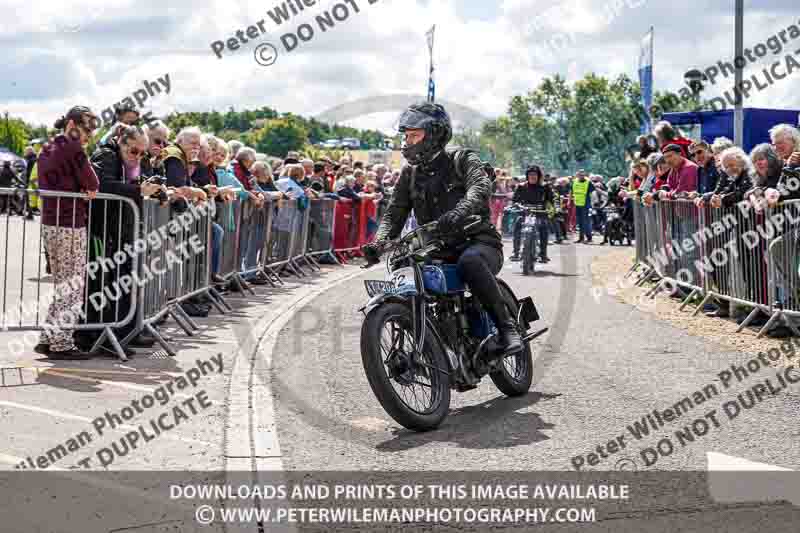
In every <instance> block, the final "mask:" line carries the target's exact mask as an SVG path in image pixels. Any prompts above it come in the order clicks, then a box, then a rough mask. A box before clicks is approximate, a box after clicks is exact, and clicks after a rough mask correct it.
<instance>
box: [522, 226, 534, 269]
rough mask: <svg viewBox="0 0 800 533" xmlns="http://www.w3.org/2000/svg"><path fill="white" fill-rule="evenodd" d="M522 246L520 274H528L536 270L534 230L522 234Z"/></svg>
mask: <svg viewBox="0 0 800 533" xmlns="http://www.w3.org/2000/svg"><path fill="white" fill-rule="evenodd" d="M523 237H524V239H525V240H524V241H523V246H522V275H523V276H529V275H531V274H533V273H534V271H535V270H536V238H535V236H534V232H533V231H531V232H528V233H526V234H525V235H524V236H523Z"/></svg>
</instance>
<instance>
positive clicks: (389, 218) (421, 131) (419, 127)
mask: <svg viewBox="0 0 800 533" xmlns="http://www.w3.org/2000/svg"><path fill="white" fill-rule="evenodd" d="M398 130H399V131H400V132H401V133H402V134H403V135H404V140H403V144H402V148H401V151H402V153H403V157H404V158H405V159H406V161H408V164H407V165H405V166H404V167H403V170H402V171H401V174H400V178H399V179H398V181H397V183H396V184H395V188H394V194H393V196H392V199H391V202H390V204H389V206H388V207H387V209H386V213H384V215H383V218H382V219H381V223H380V226H379V228H378V231H377V234H376V236H375V241H374V242H372V243H370V244H367V245H365V246H364V247H363V251H364V254H365V256H366V258H367V261H368V262H369V263H375V262H377V261H378V260H379V257H380V254H381V251H382V247H383V244H384V243H385V241H387V240H392V239H395V238H397V237H398V236H399V235H400V232H401V231H402V229H403V226H404V225H405V223H406V220H407V218H408V215H409V213H410V212H411V210H412V209H413V211H414V215H415V216H416V219H417V221H418V223H419V224H421V225H423V224H428V223H430V222H433V221H437V222H438V230H439V232H440V233H441V234H442V235H443V236H452V237H454V238H448V239H447V240H446V243H447V246H446V250H444V254H443V257H445V258H447V259H446V260H447V261H448V262H453V263H455V264H456V265H457V269H458V273H459V275H461V277H462V278H463V279H464V281H465V282H466V283H467V285H468V286H469V287H470V290H471V291H472V294H473V295H474V296H475V297H476V298H477V300H478V302H480V303H481V305H482V306H483V308H484V309H485V310H486V312H487V313H489V316H490V317H491V318H492V320H493V321H494V323H495V325H496V326H497V329H498V332H499V344H500V348H501V349H500V351H499V352H496V353H492V354H490V355H489V357H491V358H499V357H502V356H504V355H512V354H515V353H519V352H521V351H522V349H523V345H522V339H521V338H520V336H519V332H518V331H517V324H516V319H515V317H513V316H511V313H510V312H509V310H508V308H507V307H506V305H505V303H504V301H503V297H502V294H501V292H500V286H499V284H498V283H497V279H496V278H495V275H496V274H497V273H498V272H500V269H501V268H502V266H503V241H502V238H501V236H500V234H499V233H498V232H497V229H496V228H495V227H494V226H493V225H492V223H491V215H490V209H489V202H490V200H491V194H492V183H491V180H490V179H489V176H488V174H487V173H486V171H485V168H484V165H483V163H482V162H481V160H480V158H479V157H478V154H477V153H475V152H474V151H471V150H458V149H456V150H453V149H447V150H446V149H445V146H446V145H447V143H448V142H450V139H451V138H452V136H453V129H452V125H451V122H450V116H449V115H448V114H447V111H445V109H444V107H442V106H441V105H440V104H433V103H420V104H414V105H411V106H410V107H409V108H408V109H407V110H406V111H405V112H403V114H402V115H401V116H400V121H399V124H398ZM471 215H479V216H480V218H481V223H480V227H479V228H478V229H477V230H476V231H475V232H473V234H472V235H470V236H469V237H465V236H464V235H463V233H462V234H460V235H459V232H460V231H461V228H463V227H464V224H465V221H466V219H467V218H468V217H470V216H471Z"/></svg>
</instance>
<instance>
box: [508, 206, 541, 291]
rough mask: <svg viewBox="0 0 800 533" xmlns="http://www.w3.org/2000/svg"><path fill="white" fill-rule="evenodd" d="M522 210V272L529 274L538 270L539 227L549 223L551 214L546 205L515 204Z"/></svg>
mask: <svg viewBox="0 0 800 533" xmlns="http://www.w3.org/2000/svg"><path fill="white" fill-rule="evenodd" d="M515 207H516V208H517V209H519V210H520V212H521V215H520V216H522V217H524V218H523V221H522V260H521V263H522V274H523V275H524V276H529V275H531V274H533V273H534V272H535V271H536V260H537V259H538V257H539V250H538V247H539V227H540V225H545V227H547V225H548V224H549V220H548V219H547V217H548V216H549V215H548V213H547V210H546V209H544V207H541V206H540V207H531V206H525V205H515Z"/></svg>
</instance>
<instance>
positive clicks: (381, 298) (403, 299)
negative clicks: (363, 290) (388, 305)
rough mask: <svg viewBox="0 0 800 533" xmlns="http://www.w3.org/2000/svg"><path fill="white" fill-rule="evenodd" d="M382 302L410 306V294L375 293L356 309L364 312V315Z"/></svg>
mask: <svg viewBox="0 0 800 533" xmlns="http://www.w3.org/2000/svg"><path fill="white" fill-rule="evenodd" d="M384 302H394V303H399V304H403V305H407V306H409V307H410V306H411V297H410V296H401V295H399V294H388V293H382V294H376V295H375V296H373V297H372V298H370V299H369V301H368V302H367V303H366V304H364V305H363V306H362V307H360V308H359V309H358V310H359V311H361V312H362V313H364V316H366V315H368V314H370V312H371V311H372V310H373V309H375V308H376V307H378V306H379V305H381V304H383V303H384Z"/></svg>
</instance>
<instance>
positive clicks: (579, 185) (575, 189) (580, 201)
mask: <svg viewBox="0 0 800 533" xmlns="http://www.w3.org/2000/svg"><path fill="white" fill-rule="evenodd" d="M588 191H589V180H584V181H580V180H578V179H576V180H575V181H573V182H572V197H573V198H575V205H576V206H578V207H583V206H585V205H586V193H587V192H588Z"/></svg>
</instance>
